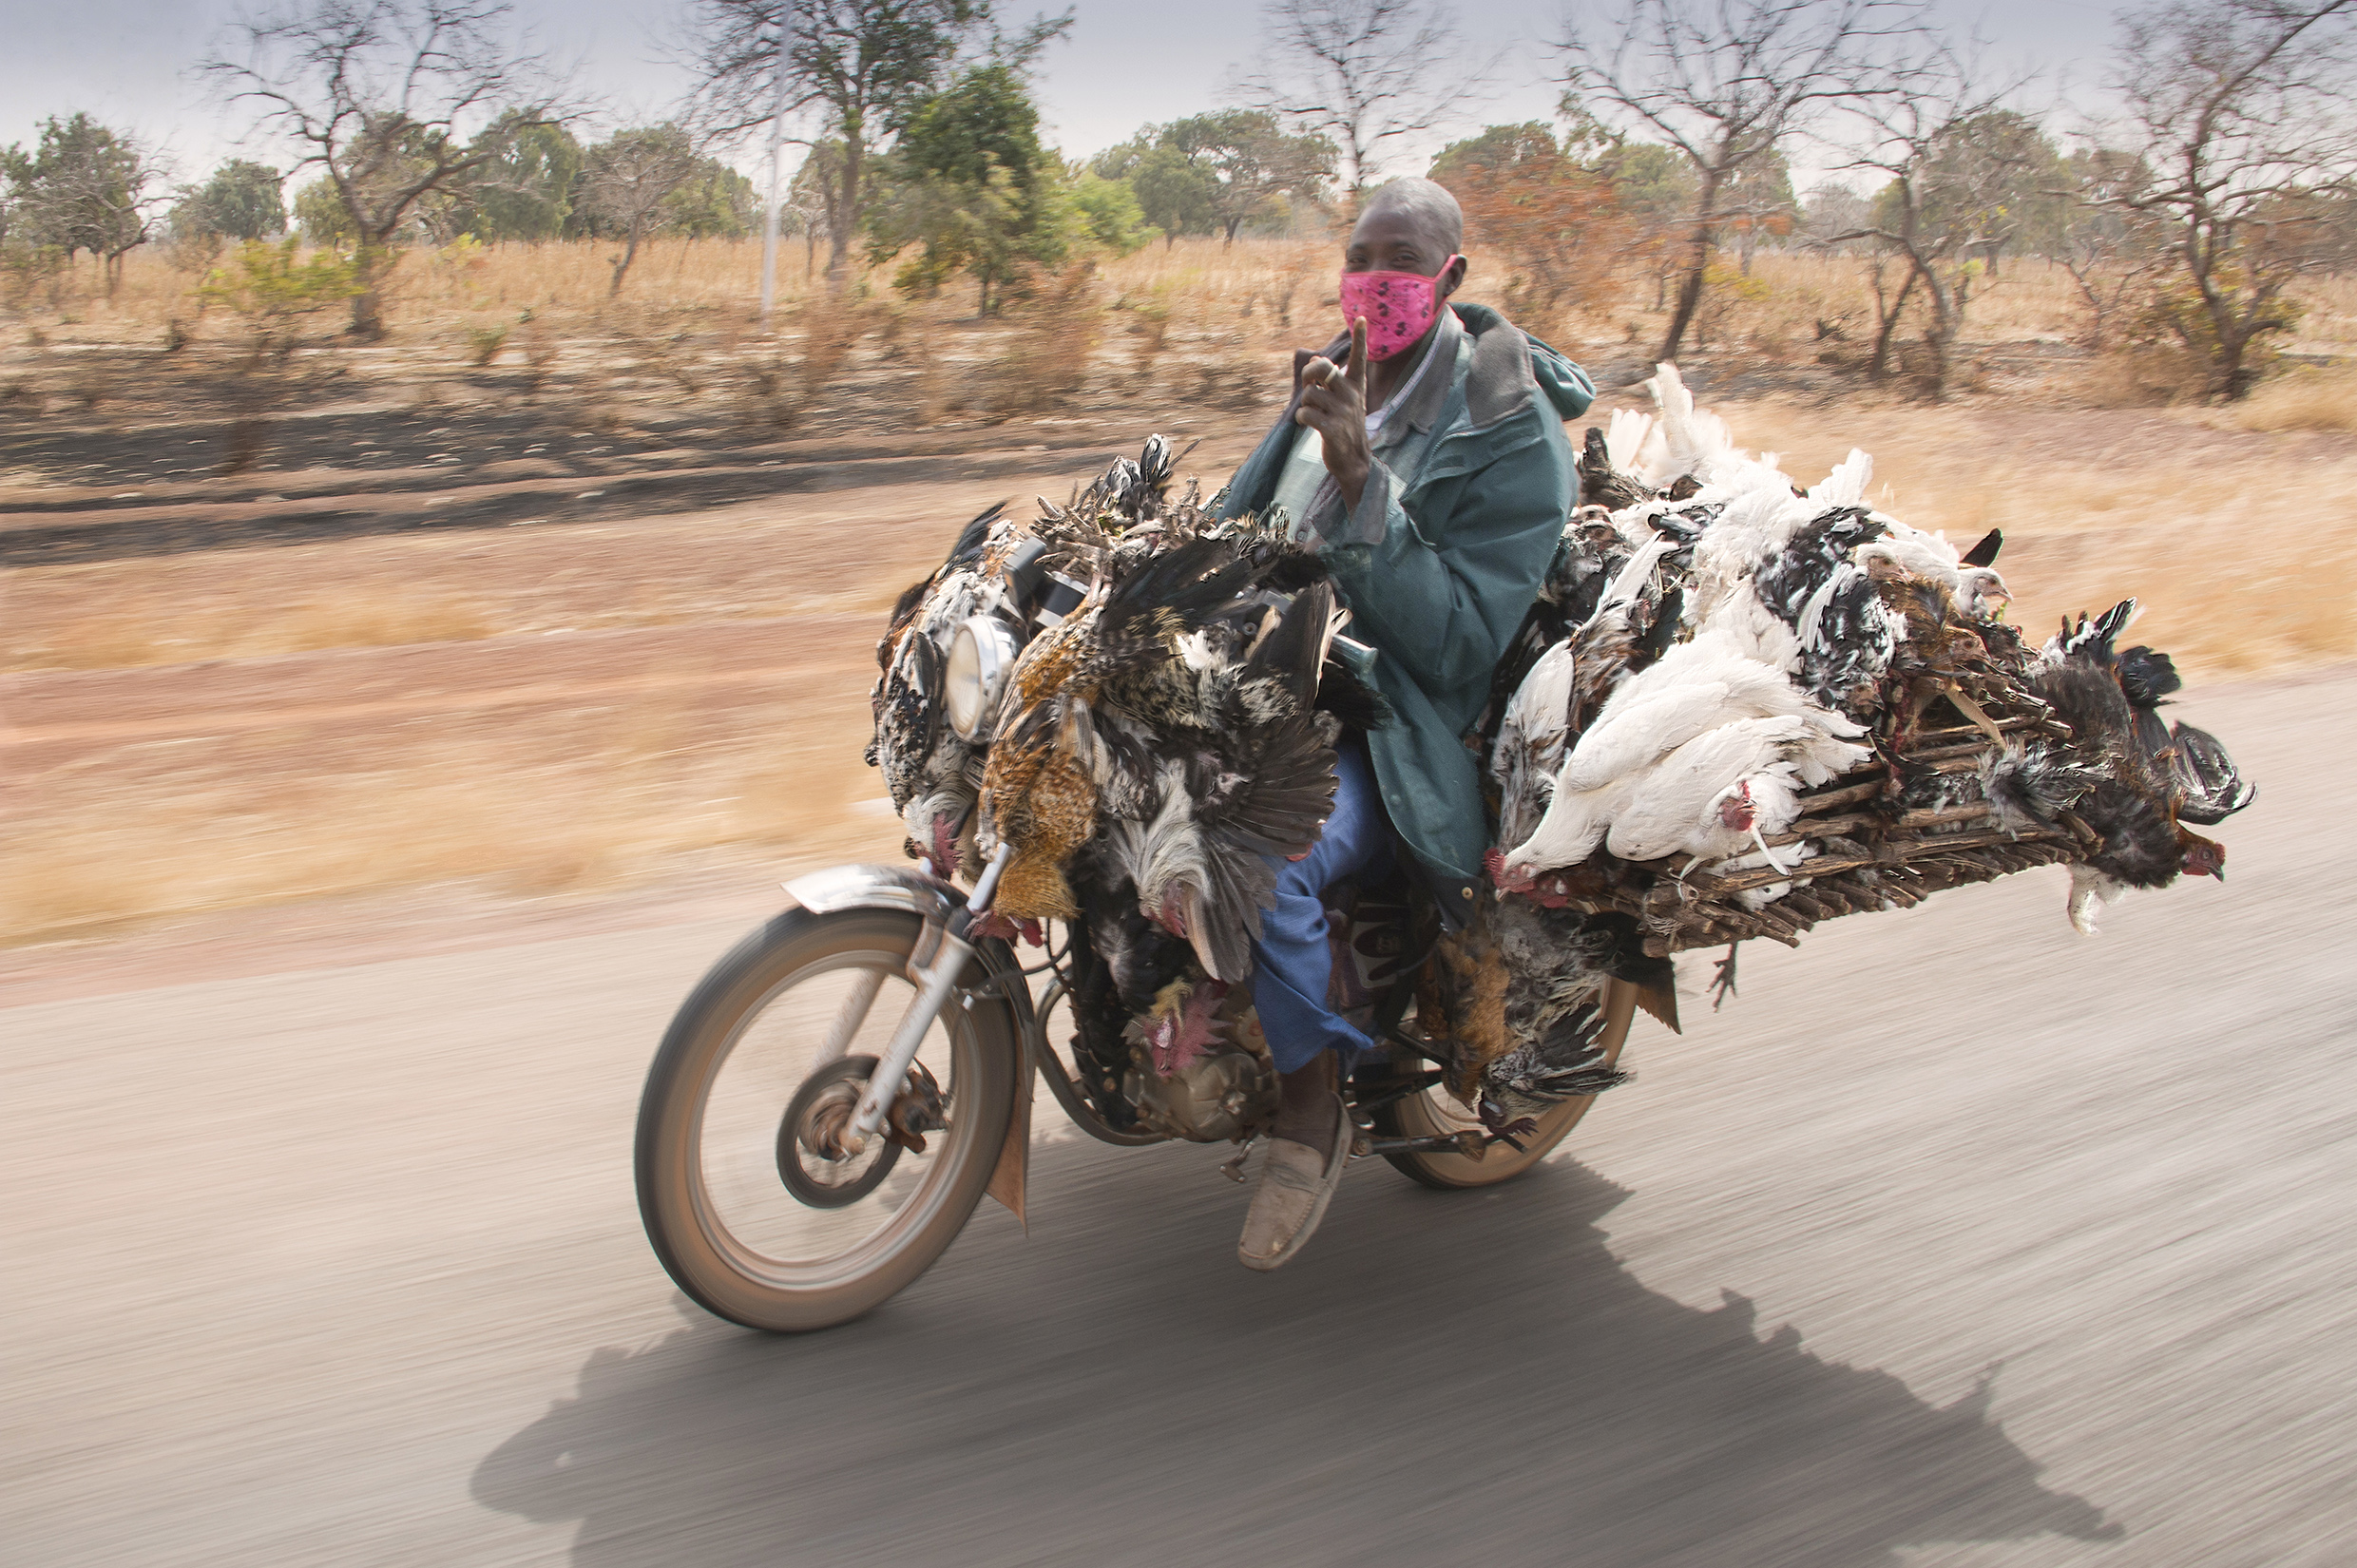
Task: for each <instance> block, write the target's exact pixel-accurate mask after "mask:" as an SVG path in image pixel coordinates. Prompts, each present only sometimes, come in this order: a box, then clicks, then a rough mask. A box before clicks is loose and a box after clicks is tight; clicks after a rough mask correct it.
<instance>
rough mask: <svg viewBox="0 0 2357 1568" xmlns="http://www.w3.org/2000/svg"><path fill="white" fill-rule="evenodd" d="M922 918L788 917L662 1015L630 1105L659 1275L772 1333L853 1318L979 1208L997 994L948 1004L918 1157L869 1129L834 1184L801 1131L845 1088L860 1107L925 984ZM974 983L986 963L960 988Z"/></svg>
mask: <svg viewBox="0 0 2357 1568" xmlns="http://www.w3.org/2000/svg"><path fill="white" fill-rule="evenodd" d="M921 930H922V923H921V922H920V921H919V920H918V918H917V917H916V916H915V915H913V914H908V913H903V912H900V911H898V910H891V909H846V910H839V911H836V912H834V913H832V914H824V915H821V914H814V913H812V912H811V911H809V910H806V909H790V910H788V911H786V912H785V913H784V914H781V915H779V916H777V918H776V919H775V920H772V921H771V922H769V923H768V924H767V925H766V926H763V927H761V928H759V929H758V930H756V931H754V932H753V933H752V934H751V935H749V936H747V937H746V938H745V939H744V940H743V941H742V942H740V943H738V945H737V947H736V948H735V949H734V950H732V951H731V952H730V953H728V954H727V956H725V957H723V958H722V959H721V960H720V961H719V963H718V964H717V965H715V966H713V968H712V970H711V972H710V973H708V974H706V975H705V976H704V978H703V980H702V981H701V982H700V983H699V984H698V985H697V986H696V988H695V990H694V991H693V992H691V993H690V994H689V996H688V999H687V1001H686V1002H685V1003H683V1004H681V1005H680V1011H679V1015H678V1016H677V1017H676V1018H674V1019H673V1020H672V1023H671V1027H670V1029H669V1030H668V1031H667V1032H666V1033H665V1035H664V1036H663V1042H662V1046H661V1049H660V1050H659V1051H658V1052H657V1053H656V1056H655V1061H654V1065H653V1066H652V1067H650V1068H649V1069H648V1071H647V1075H646V1088H645V1091H644V1093H643V1094H642V1097H641V1099H640V1101H639V1126H638V1151H637V1166H638V1188H639V1213H640V1215H641V1217H642V1219H643V1220H644V1222H645V1225H646V1234H647V1239H648V1240H649V1241H650V1242H652V1243H653V1245H654V1249H655V1254H656V1256H657V1257H659V1258H660V1259H661V1261H662V1266H663V1268H664V1270H665V1271H666V1272H669V1273H670V1275H671V1278H672V1279H673V1281H674V1282H675V1283H677V1284H678V1286H679V1287H680V1290H681V1291H685V1292H686V1293H687V1294H688V1295H689V1296H690V1297H691V1298H693V1299H694V1300H695V1301H696V1303H697V1304H698V1305H699V1306H701V1307H702V1308H704V1309H705V1310H707V1311H710V1312H713V1313H715V1314H717V1315H719V1316H720V1317H724V1318H726V1319H728V1320H729V1321H730V1322H732V1323H739V1324H742V1325H744V1326H745V1327H746V1328H749V1329H769V1330H773V1331H799V1330H805V1329H825V1328H830V1327H832V1326H833V1325H834V1324H838V1323H842V1322H846V1321H848V1320H849V1319H852V1318H854V1317H857V1316H859V1315H860V1314H861V1313H862V1312H865V1311H868V1310H870V1309H872V1308H873V1307H876V1306H878V1305H880V1304H881V1303H883V1302H884V1301H886V1300H888V1299H890V1298H891V1296H892V1295H893V1294H895V1293H896V1292H898V1291H901V1290H903V1289H905V1288H906V1287H907V1286H908V1285H910V1283H911V1282H912V1281H914V1280H915V1279H916V1277H917V1276H918V1275H920V1274H922V1273H923V1272H925V1271H926V1270H927V1269H928V1268H929V1267H931V1266H932V1264H933V1262H934V1261H935V1260H936V1259H937V1258H939V1257H940V1256H941V1254H942V1253H943V1252H946V1251H948V1250H949V1243H950V1242H952V1241H954V1240H956V1239H957V1235H958V1233H959V1232H960V1231H961V1230H963V1229H964V1228H965V1226H966V1221H967V1219H968V1217H969V1216H970V1215H971V1214H973V1212H974V1206H975V1204H977V1203H978V1202H980V1201H981V1199H982V1195H983V1193H984V1191H985V1190H986V1189H987V1187H988V1185H989V1181H990V1175H991V1172H992V1170H993V1169H994V1168H995V1166H996V1164H997V1162H998V1158H999V1153H1000V1150H1001V1148H1002V1147H1003V1146H1004V1144H1005V1143H1006V1129H1007V1123H1008V1120H1009V1119H1010V1118H1011V1116H1012V1115H1013V1111H1014V1096H1015V1083H1016V1077H1017V1074H1016V1068H1017V1065H1018V1063H1019V1061H1020V1060H1021V1054H1020V1053H1021V1048H1022V1047H1021V1045H1020V1042H1018V1040H1017V1038H1016V1031H1015V1026H1014V1021H1013V1019H1012V1017H1011V1016H1010V1014H1009V1012H1008V1010H1007V1008H1006V1004H1003V1003H998V1002H992V1003H989V1004H978V1005H976V1006H973V1007H971V1008H967V1007H962V1006H960V1005H958V1004H957V1001H956V999H954V998H953V999H952V1000H951V1003H950V1004H949V1006H947V1007H945V1008H943V1009H942V1013H941V1016H940V1017H938V1018H936V1019H935V1020H934V1021H933V1023H932V1026H931V1028H930V1029H929V1031H928V1032H927V1034H926V1037H925V1042H924V1045H923V1046H922V1048H921V1049H920V1050H919V1051H918V1054H917V1065H918V1066H919V1067H920V1068H921V1069H922V1070H923V1075H929V1079H930V1081H931V1085H932V1086H935V1087H937V1088H938V1090H939V1101H940V1103H939V1107H938V1109H937V1111H934V1112H933V1113H932V1114H930V1115H929V1116H928V1117H927V1119H926V1125H925V1127H924V1129H923V1130H922V1132H921V1135H920V1136H921V1138H922V1141H923V1142H924V1144H925V1147H924V1148H923V1150H921V1151H919V1150H915V1149H911V1148H905V1147H895V1146H892V1145H890V1144H887V1143H886V1142H885V1141H884V1140H883V1139H881V1138H875V1139H871V1140H870V1143H869V1147H868V1148H867V1150H865V1151H864V1152H863V1155H862V1156H860V1157H855V1159H854V1160H846V1161H841V1162H839V1164H840V1166H841V1172H840V1177H839V1180H837V1181H836V1182H835V1183H834V1185H826V1184H824V1183H823V1182H820V1181H814V1180H813V1179H812V1177H811V1176H810V1175H809V1174H808V1171H809V1170H817V1171H818V1173H819V1175H820V1176H822V1177H831V1176H834V1171H833V1170H832V1169H831V1168H830V1166H829V1162H828V1161H826V1160H825V1159H823V1158H821V1157H819V1156H818V1155H816V1154H814V1153H813V1152H812V1151H811V1145H810V1143H809V1141H808V1138H807V1136H806V1134H805V1136H803V1137H801V1138H797V1126H800V1127H804V1128H806V1127H807V1122H808V1118H809V1116H810V1115H811V1112H810V1110H809V1107H810V1106H811V1105H812V1104H813V1103H814V1100H825V1099H826V1098H827V1097H828V1095H829V1093H830V1092H831V1091H833V1092H834V1093H836V1094H837V1095H839V1094H841V1093H843V1092H846V1091H845V1090H844V1089H843V1088H842V1087H841V1086H842V1085H848V1086H849V1088H848V1092H849V1093H850V1095H851V1098H852V1099H854V1100H855V1099H856V1090H857V1088H858V1087H859V1086H860V1085H862V1084H864V1082H865V1072H866V1066H868V1065H872V1060H873V1059H875V1058H878V1057H881V1056H882V1055H883V1054H884V1050H885V1045H886V1042H889V1041H890V1040H891V1036H892V1034H893V1031H894V1030H895V1029H896V1028H897V1027H898V1026H899V1023H900V1020H901V1017H902V1015H903V1014H904V1013H905V1012H906V1011H907V1010H908V1007H909V1004H910V1001H911V1000H913V998H914V997H915V995H916V987H915V985H913V984H912V983H911V982H910V979H909V960H910V954H911V953H912V952H913V951H914V950H915V947H916V944H917V940H918V937H919V934H920V932H921ZM984 978H985V977H984V975H983V973H982V972H981V967H980V966H979V965H978V964H977V965H976V966H973V967H972V968H970V969H969V970H968V974H967V975H966V976H965V977H963V984H965V985H980V984H981V983H982V982H983V980H984ZM863 1063H865V1064H866V1065H863ZM919 1077H920V1075H918V1074H911V1080H912V1081H914V1080H918V1079H919ZM838 1114H839V1112H838Z"/></svg>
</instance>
